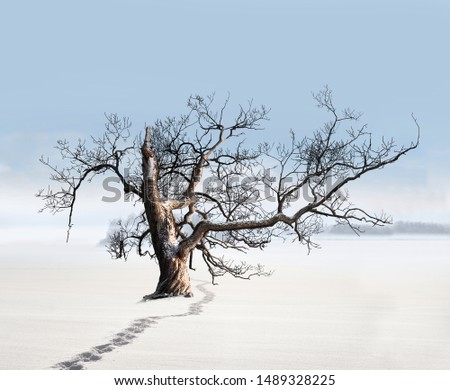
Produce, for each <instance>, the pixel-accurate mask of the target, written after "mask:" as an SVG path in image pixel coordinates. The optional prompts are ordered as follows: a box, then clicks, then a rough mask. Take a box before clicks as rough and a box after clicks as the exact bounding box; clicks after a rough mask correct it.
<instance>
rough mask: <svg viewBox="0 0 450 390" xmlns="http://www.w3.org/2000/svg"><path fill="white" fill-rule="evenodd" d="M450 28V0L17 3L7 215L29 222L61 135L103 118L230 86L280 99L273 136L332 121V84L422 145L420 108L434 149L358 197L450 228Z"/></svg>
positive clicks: (271, 101)
mask: <svg viewBox="0 0 450 390" xmlns="http://www.w3.org/2000/svg"><path fill="white" fill-rule="evenodd" d="M449 37H450V2H448V1H444V0H442V1H438V0H427V1H419V0H415V1H414V0H408V1H393V0H391V1H386V0H377V1H361V0H359V1H350V0H339V1H337V0H306V1H300V0H297V1H294V0H291V1H287V0H277V1H267V0H260V1H255V0H253V1H252V0H246V1H243V0H240V1H236V0H232V1H230V0H227V1H207V0H197V1H186V0H177V1H151V0H145V1H144V0H128V1H118V0H107V1H106V0H100V1H92V0H91V1H85V0H78V1H76V2H75V1H72V2H67V1H49V0H41V1H31V0H28V1H25V0H15V1H9V2H3V3H2V5H1V6H0V50H1V62H0V114H1V120H0V177H1V178H2V189H1V192H2V193H1V195H0V196H1V197H2V199H1V203H2V205H1V206H0V207H1V209H0V210H1V213H2V217H1V218H2V219H3V221H8V223H12V221H14V219H15V216H16V215H18V217H17V221H19V222H17V221H16V222H15V223H16V224H20V223H24V224H26V223H27V221H29V219H28V214H29V213H34V210H35V208H36V203H35V200H34V199H33V198H32V195H33V193H34V191H35V190H36V189H37V188H39V187H44V186H45V185H47V184H48V180H47V176H48V173H47V172H46V171H45V170H44V169H43V168H42V167H40V166H39V164H38V163H37V159H38V157H39V156H40V155H41V154H46V155H49V154H52V153H53V151H52V149H51V146H52V145H53V144H54V142H55V140H56V139H57V138H60V137H69V138H77V137H78V136H80V137H84V136H87V135H89V134H93V133H96V132H100V131H101V130H102V127H103V122H104V117H103V113H104V112H117V113H118V114H119V115H125V116H129V117H130V118H131V120H132V121H133V123H134V129H135V130H136V131H140V130H141V129H142V128H143V126H144V123H145V122H147V123H150V122H153V121H154V120H155V119H156V118H158V117H161V116H165V115H173V114H178V113H180V112H183V108H184V104H185V102H186V100H187V98H188V96H189V95H190V94H192V93H199V94H208V93H211V92H213V91H215V92H217V95H218V96H219V97H224V96H226V93H227V92H230V93H231V97H232V103H235V104H238V103H243V102H245V101H246V100H247V99H250V98H253V99H254V101H255V102H256V103H263V104H266V105H267V106H269V107H271V108H272V112H271V118H272V120H271V121H270V122H269V123H268V124H267V131H266V132H264V133H261V135H260V137H261V140H269V141H270V140H275V139H279V138H280V137H281V138H282V136H283V134H286V135H287V134H288V130H289V129H290V128H293V129H294V130H295V131H297V132H299V134H301V135H306V134H308V132H310V131H312V130H314V129H315V128H317V127H318V126H320V125H321V123H322V122H323V121H324V120H326V119H327V118H326V116H324V115H322V114H321V113H320V112H318V110H317V109H316V108H315V106H314V102H313V100H312V98H311V92H313V91H318V90H319V89H321V88H322V87H323V86H324V85H325V84H328V85H329V86H330V88H331V89H333V90H334V94H335V103H336V105H337V106H341V107H347V106H350V107H353V108H355V109H357V110H360V111H363V112H364V114H365V115H364V117H363V121H365V122H368V123H369V126H370V129H372V130H373V131H374V133H376V134H385V135H388V136H391V135H392V136H394V137H395V138H398V140H399V141H400V142H403V143H408V142H409V141H410V140H413V139H414V137H415V128H414V123H413V121H412V120H411V118H410V113H411V112H412V111H413V112H414V113H415V114H416V116H417V117H418V120H419V122H420V124H421V126H422V145H421V147H420V150H418V151H414V152H413V153H412V154H411V155H409V156H407V157H406V158H405V159H403V160H402V161H401V162H400V163H399V164H397V165H396V166H391V167H389V168H387V169H385V170H383V171H382V172H380V173H379V174H375V175H373V176H372V178H370V177H368V178H367V179H366V180H364V181H362V183H361V185H360V186H359V187H357V188H355V190H354V196H353V201H354V202H355V203H357V204H361V203H362V204H364V205H366V204H367V205H368V207H369V209H371V210H372V209H374V210H378V209H384V210H386V211H387V212H389V213H390V214H392V215H393V216H394V218H395V219H403V220H405V219H409V220H419V219H421V220H428V221H441V222H450V200H449V188H450V185H449V178H450V175H449V173H448V172H447V169H448V167H449V162H450V135H449V128H448V127H449V126H448V123H449V120H448V117H447V114H448V111H449V103H450V99H449V91H450V77H449V69H450V54H449V51H448V39H449ZM24 202H25V203H26V205H27V207H24V208H23V207H22V208H20V209H19V205H20V204H24ZM96 202H98V199H95V200H94V201H93V204H94V205H95V204H96ZM111 211H112V210H111ZM36 218H37V217H36V216H35V214H33V220H36V221H38V219H36ZM41 218H42V216H41ZM20 221H21V222H20ZM40 221H45V222H44V223H47V222H48V221H49V219H47V218H43V219H41V220H40ZM36 223H38V222H36ZM0 224H1V222H0Z"/></svg>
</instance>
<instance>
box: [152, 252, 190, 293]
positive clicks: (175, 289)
mask: <svg viewBox="0 0 450 390" xmlns="http://www.w3.org/2000/svg"><path fill="white" fill-rule="evenodd" d="M159 269H160V275H159V281H158V285H157V286H156V290H155V292H154V293H153V294H149V295H146V296H144V300H148V299H159V298H167V297H176V296H185V297H192V296H193V294H192V290H191V280H190V278H189V271H188V266H187V259H180V258H179V257H173V258H169V259H162V260H159Z"/></svg>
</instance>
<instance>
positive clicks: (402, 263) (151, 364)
mask: <svg viewBox="0 0 450 390" xmlns="http://www.w3.org/2000/svg"><path fill="white" fill-rule="evenodd" d="M320 241H321V244H322V247H323V248H322V249H320V250H314V251H313V252H312V253H311V254H310V255H309V256H307V254H306V251H305V248H304V247H300V246H298V245H296V244H283V245H279V244H277V245H274V246H272V247H270V248H268V250H266V251H264V252H254V253H252V254H250V255H249V259H252V261H254V262H263V263H264V264H266V265H267V267H268V268H269V269H273V270H275V273H274V274H273V276H271V277H270V278H259V279H254V280H252V281H244V280H235V279H231V278H223V279H219V285H218V286H212V285H211V284H209V277H208V274H207V273H206V272H205V270H203V269H201V270H198V271H196V272H192V274H191V278H192V280H193V285H194V292H195V297H194V298H190V299H188V298H173V299H167V300H159V301H154V302H146V303H140V302H139V299H140V297H141V296H142V295H144V294H147V293H149V292H152V290H153V289H154V287H155V284H156V277H157V275H156V272H155V271H156V268H155V264H154V263H152V262H151V261H148V260H142V259H132V260H130V261H128V262H126V263H124V262H118V261H112V260H109V259H108V256H107V254H106V253H105V252H104V250H103V249H102V248H98V247H94V246H92V245H83V244H79V243H78V244H69V245H65V244H61V243H55V244H52V245H50V244H39V243H34V244H33V245H30V243H26V242H15V243H14V244H12V243H9V244H2V245H0V250H1V260H0V369H48V368H73V369H77V368H84V369H359V368H361V369H363V368H364V369H421V368H428V369H431V368H433V369H448V367H450V260H448V258H449V257H448V253H450V240H448V239H441V238H434V239H433V238H430V237H428V238H426V239H424V238H419V237H403V238H399V237H395V238H392V237H390V238H362V239H361V238H359V239H356V238H348V237H337V238H324V239H322V238H321V240H320ZM197 266H198V267H199V268H201V267H200V264H197Z"/></svg>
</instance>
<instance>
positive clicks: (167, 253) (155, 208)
mask: <svg viewBox="0 0 450 390" xmlns="http://www.w3.org/2000/svg"><path fill="white" fill-rule="evenodd" d="M141 150H142V166H143V174H144V177H143V178H144V191H143V192H144V208H145V213H146V217H147V221H148V224H149V228H150V235H151V238H152V245H153V249H154V250H155V255H156V258H157V259H158V264H159V270H160V276H159V282H158V285H157V286H156V290H155V292H154V293H153V294H149V295H145V296H144V300H147V299H158V298H166V297H174V296H180V295H182V296H185V297H191V296H192V295H193V294H192V290H191V282H190V279H189V271H188V266H187V262H188V261H187V260H188V257H189V256H188V255H187V254H185V252H180V248H179V245H178V241H177V239H176V233H175V231H176V230H175V225H176V222H175V218H174V216H173V212H172V210H171V209H170V207H169V206H168V205H167V204H165V203H164V202H163V201H162V200H161V196H160V193H159V189H158V160H157V156H156V154H155V152H154V151H153V149H152V147H151V140H150V128H148V127H147V128H146V134H145V141H144V145H143V146H142V149H141Z"/></svg>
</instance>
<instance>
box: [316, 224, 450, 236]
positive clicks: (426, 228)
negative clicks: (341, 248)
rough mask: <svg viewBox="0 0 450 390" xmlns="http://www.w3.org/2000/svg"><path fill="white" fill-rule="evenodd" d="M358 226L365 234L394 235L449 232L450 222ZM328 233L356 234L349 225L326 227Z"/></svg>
mask: <svg viewBox="0 0 450 390" xmlns="http://www.w3.org/2000/svg"><path fill="white" fill-rule="evenodd" d="M358 228H359V229H360V230H361V231H363V232H364V233H363V234H373V235H392V234H449V235H450V224H442V223H430V222H403V221H399V222H395V223H394V224H393V225H387V226H365V225H361V226H358ZM324 233H328V234H355V233H354V231H353V230H352V229H351V228H350V227H349V226H347V225H335V226H330V227H328V228H326V229H325V231H324Z"/></svg>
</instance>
